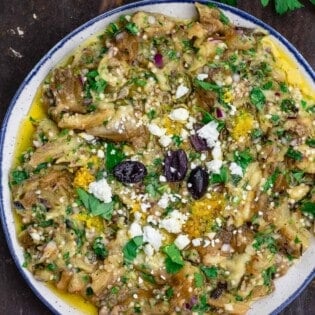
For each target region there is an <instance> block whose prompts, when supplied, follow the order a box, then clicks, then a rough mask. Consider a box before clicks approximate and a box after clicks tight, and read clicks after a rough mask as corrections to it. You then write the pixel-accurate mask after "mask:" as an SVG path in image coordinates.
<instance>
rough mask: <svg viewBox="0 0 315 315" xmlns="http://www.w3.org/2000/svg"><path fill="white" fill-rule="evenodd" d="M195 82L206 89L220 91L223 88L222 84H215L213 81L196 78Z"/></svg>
mask: <svg viewBox="0 0 315 315" xmlns="http://www.w3.org/2000/svg"><path fill="white" fill-rule="evenodd" d="M194 82H195V85H196V86H198V87H201V88H202V89H204V90H206V91H215V92H219V91H220V90H221V87H220V86H218V85H216V84H213V83H210V82H205V81H202V80H197V79H196V80H194Z"/></svg>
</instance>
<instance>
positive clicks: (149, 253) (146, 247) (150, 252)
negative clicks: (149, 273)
mask: <svg viewBox="0 0 315 315" xmlns="http://www.w3.org/2000/svg"><path fill="white" fill-rule="evenodd" d="M143 251H144V253H145V254H146V255H147V256H148V257H151V256H153V254H154V249H153V247H152V246H151V245H150V244H146V245H144V247H143Z"/></svg>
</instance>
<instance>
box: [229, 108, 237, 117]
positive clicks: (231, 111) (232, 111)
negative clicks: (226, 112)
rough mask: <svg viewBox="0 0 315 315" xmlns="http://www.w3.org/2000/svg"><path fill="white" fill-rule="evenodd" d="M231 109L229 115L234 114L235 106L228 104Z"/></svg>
mask: <svg viewBox="0 0 315 315" xmlns="http://www.w3.org/2000/svg"><path fill="white" fill-rule="evenodd" d="M230 107H231V110H230V115H232V116H234V115H235V114H236V107H235V106H233V105H230Z"/></svg>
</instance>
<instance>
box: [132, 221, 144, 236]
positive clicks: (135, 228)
mask: <svg viewBox="0 0 315 315" xmlns="http://www.w3.org/2000/svg"><path fill="white" fill-rule="evenodd" d="M129 235H130V237H131V238H133V237H136V236H141V235H143V232H142V228H141V225H140V224H139V223H138V222H133V223H132V224H131V225H130V228H129Z"/></svg>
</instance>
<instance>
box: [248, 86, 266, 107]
mask: <svg viewBox="0 0 315 315" xmlns="http://www.w3.org/2000/svg"><path fill="white" fill-rule="evenodd" d="M249 98H250V101H251V103H252V104H253V105H255V106H256V108H257V109H258V110H259V111H261V110H262V109H263V107H264V105H265V103H266V97H265V95H264V93H263V92H262V90H261V89H260V88H258V87H254V88H252V90H251V91H250V93H249Z"/></svg>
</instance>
